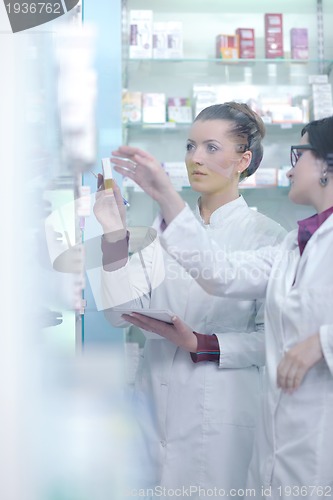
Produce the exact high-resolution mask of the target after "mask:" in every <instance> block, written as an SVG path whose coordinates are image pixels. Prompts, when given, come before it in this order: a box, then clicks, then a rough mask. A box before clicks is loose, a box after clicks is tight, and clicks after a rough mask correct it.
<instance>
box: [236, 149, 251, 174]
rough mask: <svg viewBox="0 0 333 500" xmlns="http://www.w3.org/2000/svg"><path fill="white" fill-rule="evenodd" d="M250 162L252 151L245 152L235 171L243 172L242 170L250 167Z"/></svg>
mask: <svg viewBox="0 0 333 500" xmlns="http://www.w3.org/2000/svg"><path fill="white" fill-rule="evenodd" d="M251 160H252V151H245V153H243V156H242V158H241V160H240V162H239V165H238V167H237V170H239V171H240V172H244V170H246V169H247V167H248V166H249V165H250V163H251Z"/></svg>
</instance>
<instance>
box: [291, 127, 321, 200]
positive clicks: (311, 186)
mask: <svg viewBox="0 0 333 500" xmlns="http://www.w3.org/2000/svg"><path fill="white" fill-rule="evenodd" d="M299 144H300V145H301V144H302V145H309V136H308V133H305V134H304V135H303V137H302V138H301V140H300V142H299ZM298 156H299V158H298V160H297V162H296V165H295V167H292V168H291V169H290V170H289V171H288V173H287V177H288V179H289V181H290V191H289V198H290V200H291V201H293V202H294V203H297V204H298V205H312V206H316V201H317V200H316V198H317V197H318V195H319V194H320V184H319V179H320V176H321V170H322V163H323V162H322V161H321V160H319V159H318V158H316V157H315V155H314V154H313V151H311V150H301V149H300V150H299V151H298Z"/></svg>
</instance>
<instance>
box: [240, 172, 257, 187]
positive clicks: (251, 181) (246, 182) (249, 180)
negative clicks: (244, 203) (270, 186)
mask: <svg viewBox="0 0 333 500" xmlns="http://www.w3.org/2000/svg"><path fill="white" fill-rule="evenodd" d="M239 187H240V188H241V189H247V188H254V187H256V172H255V173H254V174H252V175H250V177H245V179H243V180H242V181H240V183H239Z"/></svg>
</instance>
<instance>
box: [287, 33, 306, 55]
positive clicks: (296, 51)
mask: <svg viewBox="0 0 333 500" xmlns="http://www.w3.org/2000/svg"><path fill="white" fill-rule="evenodd" d="M290 48H291V58H292V59H300V60H306V59H308V58H309V41H308V30H307V29H306V28H292V29H291V30H290Z"/></svg>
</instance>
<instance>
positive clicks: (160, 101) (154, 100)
mask: <svg viewBox="0 0 333 500" xmlns="http://www.w3.org/2000/svg"><path fill="white" fill-rule="evenodd" d="M165 110H166V106H165V94H162V93H160V94H159V93H145V94H142V122H143V123H165V115H166V113H165Z"/></svg>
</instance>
